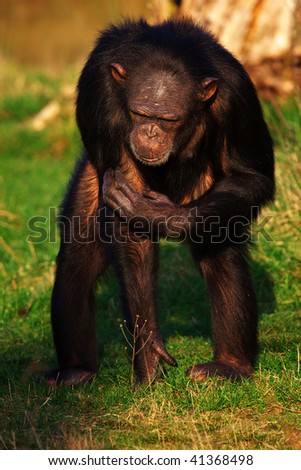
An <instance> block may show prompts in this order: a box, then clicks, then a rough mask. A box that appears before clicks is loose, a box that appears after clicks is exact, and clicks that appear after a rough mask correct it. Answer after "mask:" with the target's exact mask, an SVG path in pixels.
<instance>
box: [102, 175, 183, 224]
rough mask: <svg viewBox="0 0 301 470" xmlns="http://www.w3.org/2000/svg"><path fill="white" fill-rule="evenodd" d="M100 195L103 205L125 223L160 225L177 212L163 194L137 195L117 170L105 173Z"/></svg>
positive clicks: (148, 193) (152, 192) (151, 192)
mask: <svg viewBox="0 0 301 470" xmlns="http://www.w3.org/2000/svg"><path fill="white" fill-rule="evenodd" d="M102 193H103V200H104V203H105V204H107V205H108V206H109V207H110V208H111V209H112V210H113V211H114V212H115V213H117V214H118V215H119V216H120V217H122V218H125V219H126V220H127V221H130V220H134V219H135V220H140V221H142V222H143V220H145V221H148V222H149V223H154V222H156V221H157V222H160V223H162V222H163V221H164V220H167V219H169V218H170V217H172V216H174V215H176V212H177V206H176V205H175V204H174V203H173V202H172V201H171V200H170V199H169V198H168V197H167V196H165V195H164V194H161V193H157V192H155V191H147V192H144V194H143V195H141V194H139V193H137V192H136V191H135V190H134V189H132V188H131V187H130V185H129V184H128V183H127V181H126V180H125V178H124V176H123V175H122V173H121V171H120V170H118V169H117V170H115V171H114V170H112V169H109V170H107V171H106V172H105V174H104V178H103V186H102Z"/></svg>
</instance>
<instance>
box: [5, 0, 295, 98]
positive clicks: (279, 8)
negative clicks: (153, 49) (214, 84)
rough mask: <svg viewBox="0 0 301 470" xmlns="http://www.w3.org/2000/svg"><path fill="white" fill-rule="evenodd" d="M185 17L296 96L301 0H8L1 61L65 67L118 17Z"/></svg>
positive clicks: (264, 82) (261, 81) (269, 87)
mask: <svg viewBox="0 0 301 470" xmlns="http://www.w3.org/2000/svg"><path fill="white" fill-rule="evenodd" d="M182 15H189V16H192V17H193V18H194V19H196V20H197V21H199V22H200V23H202V24H204V25H206V26H207V27H208V28H209V29H211V31H212V32H213V33H214V34H215V35H216V36H217V37H218V38H219V40H220V41H221V42H222V43H223V44H224V45H225V46H226V47H227V48H229V50H230V51H231V52H232V53H233V54H234V55H236V56H237V57H238V58H239V59H240V60H241V61H242V62H243V63H244V65H245V66H246V67H247V68H248V69H249V71H250V73H251V75H252V78H253V80H254V81H255V82H256V84H257V86H258V87H259V88H261V89H264V90H265V91H272V92H276V93H286V94H290V93H292V92H294V90H295V87H300V83H301V73H300V70H301V66H300V65H301V2H300V1H299V0H182V1H181V0H148V1H143V0H64V1H63V2H60V1H58V0H13V1H11V0H0V60H1V62H0V65H1V66H2V67H3V66H5V63H6V62H7V61H14V62H15V63H17V64H18V65H19V66H40V67H44V68H46V69H48V70H52V71H54V72H55V71H59V70H60V69H61V68H65V67H66V66H68V65H70V64H75V63H76V64H79V63H82V62H83V60H84V58H85V57H86V56H87V54H88V52H89V50H90V49H91V46H92V44H93V42H94V40H95V38H96V35H97V32H98V31H99V30H101V29H103V28H104V27H106V26H107V25H108V24H109V23H111V22H116V21H120V19H121V18H122V17H131V18H138V17H145V18H146V19H147V20H148V21H150V22H156V21H161V20H163V19H165V18H167V17H170V16H178V17H180V16H182Z"/></svg>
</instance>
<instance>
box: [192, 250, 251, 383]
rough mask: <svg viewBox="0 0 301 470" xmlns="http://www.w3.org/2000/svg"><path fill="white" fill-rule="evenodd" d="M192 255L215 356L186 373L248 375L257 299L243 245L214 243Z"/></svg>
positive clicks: (235, 377) (234, 377) (203, 376)
mask: <svg viewBox="0 0 301 470" xmlns="http://www.w3.org/2000/svg"><path fill="white" fill-rule="evenodd" d="M193 254H194V255H195V257H196V259H197V261H198V263H199V265H200V267H201V270H202V272H203V275H204V278H205V281H206V284H207V287H208V291H209V296H210V300H211V309H212V332H213V342H214V360H213V361H212V362H208V363H205V364H199V365H195V366H192V367H191V368H190V369H189V370H188V371H187V374H188V375H190V376H192V377H195V378H197V379H204V378H206V376H209V375H215V374H217V375H223V376H225V377H228V378H230V379H239V378H241V377H248V376H249V375H250V374H251V373H252V370H253V365H254V362H255V359H256V354H257V302H256V298H255V294H254V292H253V288H252V283H251V279H250V276H249V270H248V265H247V261H246V256H245V255H246V248H245V247H244V246H242V245H233V246H224V247H216V249H211V251H209V252H208V253H207V254H205V255H204V254H201V251H200V249H198V248H197V246H196V245H194V246H193Z"/></svg>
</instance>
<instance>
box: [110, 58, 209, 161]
mask: <svg viewBox="0 0 301 470" xmlns="http://www.w3.org/2000/svg"><path fill="white" fill-rule="evenodd" d="M111 71H112V76H113V77H114V79H115V80H116V81H117V82H118V83H119V85H120V86H122V87H123V88H124V92H125V96H126V102H127V111H128V114H129V116H130V119H131V131H130V135H129V145H130V148H131V150H132V152H133V155H134V157H135V158H137V159H138V160H139V161H140V162H142V163H144V164H146V165H151V166H157V165H162V164H164V163H166V162H167V160H168V158H169V156H170V155H171V154H173V153H176V152H177V150H178V145H179V142H180V141H181V139H179V138H178V136H179V134H180V133H183V132H184V133H185V129H186V128H188V127H189V120H190V118H191V110H192V109H193V108H195V101H199V102H200V103H201V102H205V101H207V100H209V98H211V97H212V96H213V95H214V94H215V92H216V90H217V79H215V78H205V79H203V80H201V81H200V83H199V86H198V87H195V84H194V82H193V80H192V79H191V78H190V77H189V75H188V74H187V73H185V72H184V73H183V72H182V73H176V72H174V71H171V70H169V69H168V68H166V69H164V68H161V69H159V68H156V69H152V68H151V67H150V66H148V67H147V68H146V69H142V70H140V71H139V73H136V74H135V75H134V76H131V75H130V74H128V73H127V70H126V69H125V68H124V67H123V66H122V65H121V64H118V63H113V64H111ZM194 88H197V89H194ZM193 131H194V133H195V129H193Z"/></svg>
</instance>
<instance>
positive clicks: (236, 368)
mask: <svg viewBox="0 0 301 470" xmlns="http://www.w3.org/2000/svg"><path fill="white" fill-rule="evenodd" d="M251 373H252V367H251V366H250V365H239V364H229V363H226V362H222V361H212V362H207V363H204V364H198V365H195V366H191V367H190V368H189V369H188V370H187V372H186V375H187V376H188V377H192V378H194V379H196V380H204V379H206V378H207V377H212V376H221V377H225V378H227V379H230V380H241V379H244V378H248V377H250V375H251Z"/></svg>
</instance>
